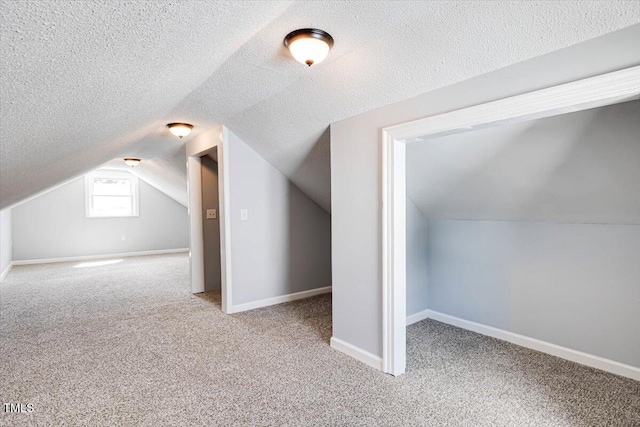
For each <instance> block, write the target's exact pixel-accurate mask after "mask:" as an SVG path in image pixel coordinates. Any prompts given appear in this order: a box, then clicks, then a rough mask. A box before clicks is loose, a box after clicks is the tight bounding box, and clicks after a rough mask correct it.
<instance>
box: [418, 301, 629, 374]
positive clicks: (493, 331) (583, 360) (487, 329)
mask: <svg viewBox="0 0 640 427" xmlns="http://www.w3.org/2000/svg"><path fill="white" fill-rule="evenodd" d="M426 311H427V312H428V317H429V318H430V319H433V320H437V321H438V322H442V323H446V324H448V325H452V326H457V327H458V328H462V329H466V330H469V331H473V332H476V333H478V334H482V335H487V336H490V337H493V338H497V339H500V340H503V341H507V342H510V343H512V344H516V345H519V346H521V347H526V348H530V349H532V350H536V351H540V352H542V353H547V354H550V355H552V356H556V357H560V358H562V359H566V360H570V361H571V362H575V363H579V364H581V365H585V366H590V367H592V368H596V369H600V370H603V371H606V372H611V373H612V374H616V375H620V376H623V377H627V378H631V379H634V380H636V381H640V368H637V367H635V366H631V365H626V364H624V363H620V362H616V361H614V360H610V359H605V358H604V357H599V356H594V355H592V354H588V353H584V352H581V351H578V350H572V349H570V348H567V347H562V346H559V345H556V344H551V343H548V342H546V341H541V340H538V339H535V338H530V337H527V336H524V335H520V334H516V333H514V332H509V331H505V330H503V329H498V328H494V327H492V326H487V325H483V324H481V323H476V322H472V321H470V320H465V319H461V318H459V317H455V316H450V315H448V314H444V313H439V312H437V311H433V310H426Z"/></svg>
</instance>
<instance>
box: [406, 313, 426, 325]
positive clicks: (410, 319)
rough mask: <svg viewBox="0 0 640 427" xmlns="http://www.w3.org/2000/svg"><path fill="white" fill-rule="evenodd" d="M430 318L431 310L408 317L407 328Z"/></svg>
mask: <svg viewBox="0 0 640 427" xmlns="http://www.w3.org/2000/svg"><path fill="white" fill-rule="evenodd" d="M428 318H429V310H428V309H427V310H422V311H419V312H417V313H415V314H412V315H410V316H407V326H409V325H413V324H414V323H418V322H421V321H423V320H424V319H428Z"/></svg>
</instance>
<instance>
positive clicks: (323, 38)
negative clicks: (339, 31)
mask: <svg viewBox="0 0 640 427" xmlns="http://www.w3.org/2000/svg"><path fill="white" fill-rule="evenodd" d="M284 45H285V46H286V47H288V48H289V51H290V52H291V55H292V56H293V57H294V58H295V59H296V61H298V62H300V63H302V64H307V65H308V66H309V67H311V66H312V65H313V64H319V63H321V62H322V61H323V60H324V58H326V57H327V55H328V54H329V51H330V50H331V48H332V47H333V37H331V35H329V33H327V32H326V31H322V30H318V29H316V28H302V29H300V30H295V31H292V32H290V33H289V34H287V37H285V38H284Z"/></svg>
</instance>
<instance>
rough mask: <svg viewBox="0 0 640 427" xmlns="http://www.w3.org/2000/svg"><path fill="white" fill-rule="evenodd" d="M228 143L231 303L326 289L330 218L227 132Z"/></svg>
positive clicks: (328, 273) (231, 133)
mask: <svg viewBox="0 0 640 427" xmlns="http://www.w3.org/2000/svg"><path fill="white" fill-rule="evenodd" d="M228 143H229V146H228V150H229V163H230V165H229V175H230V176H229V180H230V182H229V187H230V188H229V192H230V199H231V218H230V220H231V239H232V244H231V252H232V274H233V276H232V277H233V304H234V305H238V304H243V303H248V302H254V301H259V300H262V299H266V298H271V297H275V296H280V295H286V294H290V293H294V292H300V291H306V290H310V289H315V288H320V287H325V286H331V217H330V215H329V214H328V213H327V212H326V211H325V210H324V209H322V208H321V207H320V206H319V205H318V204H317V203H315V202H314V201H312V200H311V199H310V198H309V197H307V196H306V195H305V194H304V193H303V192H302V191H301V190H300V189H299V188H298V187H296V186H295V185H293V184H292V183H291V182H290V181H289V180H288V179H287V178H286V177H285V176H284V175H282V174H281V173H280V172H279V171H278V170H277V169H275V168H274V167H273V166H272V165H271V164H269V163H268V162H267V161H266V160H264V159H263V158H262V157H260V155H258V154H257V153H256V152H255V151H253V150H252V149H251V148H250V147H249V146H248V145H246V144H245V143H244V142H243V141H242V140H241V139H240V138H239V137H237V136H236V135H235V134H233V132H231V131H229V140H228ZM242 209H247V210H248V212H249V220H248V221H241V220H240V211H241V210H242Z"/></svg>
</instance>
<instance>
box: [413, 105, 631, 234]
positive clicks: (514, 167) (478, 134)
mask: <svg viewBox="0 0 640 427" xmlns="http://www.w3.org/2000/svg"><path fill="white" fill-rule="evenodd" d="M639 118H640V100H636V101H631V102H624V103H621V104H615V105H608V106H605V107H600V108H592V109H589V110H583V111H578V112H574V113H569V114H561V115H559V116H555V117H547V118H544V119H539V120H530V121H526V122H522V123H515V124H513V123H512V124H506V125H501V126H496V127H491V128H486V129H479V130H474V131H471V132H465V133H459V134H455V135H447V136H443V137H439V138H433V139H428V140H427V141H423V142H417V143H413V144H409V145H408V146H407V195H408V196H409V197H410V198H411V200H412V201H413V202H414V203H415V205H416V206H417V207H418V209H420V211H421V212H422V213H423V214H424V215H425V216H427V217H428V218H438V219H479V220H485V219H486V220H501V221H552V222H568V223H592V224H593V223H597V224H640V196H638V194H639V193H640V165H639V162H640V143H639V141H640V120H639Z"/></svg>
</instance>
